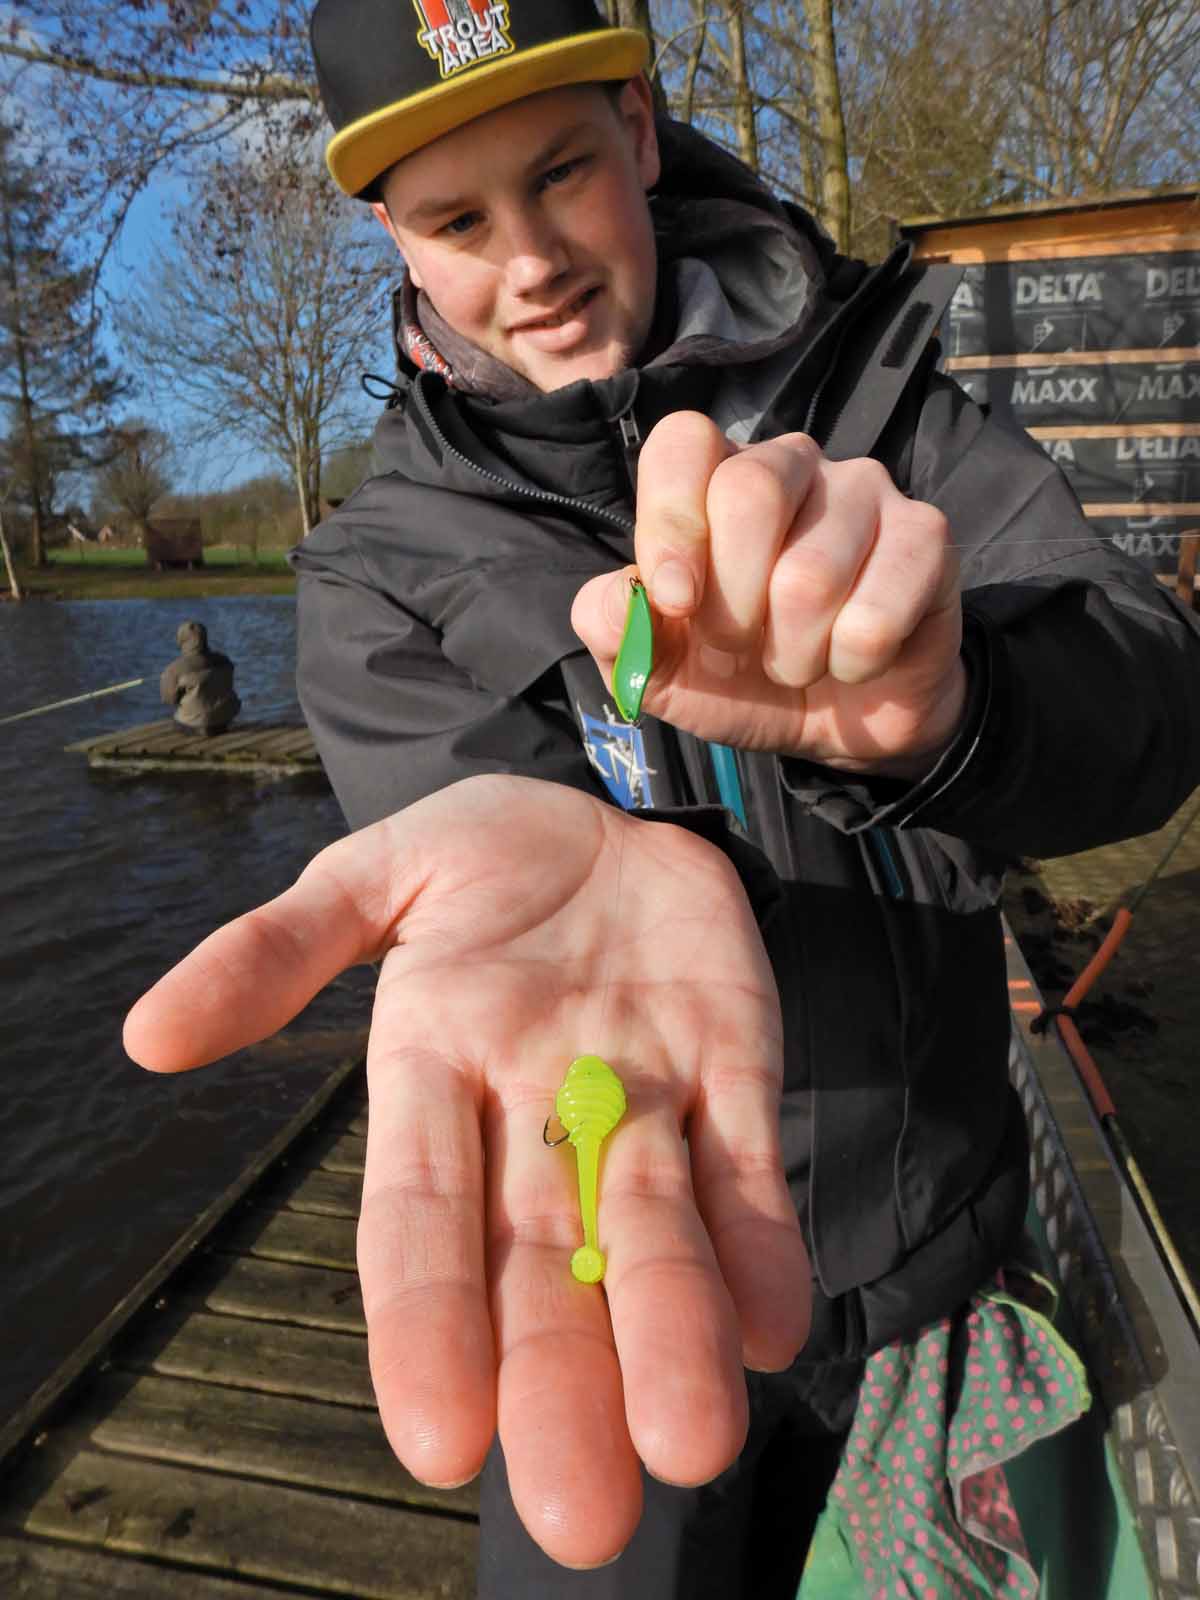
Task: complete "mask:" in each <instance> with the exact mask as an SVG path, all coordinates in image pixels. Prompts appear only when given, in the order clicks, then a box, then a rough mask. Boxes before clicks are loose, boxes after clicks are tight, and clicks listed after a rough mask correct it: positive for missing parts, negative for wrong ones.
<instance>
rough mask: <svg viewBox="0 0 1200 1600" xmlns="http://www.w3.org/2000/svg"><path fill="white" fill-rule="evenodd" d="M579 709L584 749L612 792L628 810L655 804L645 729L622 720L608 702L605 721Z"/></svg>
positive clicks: (618, 802) (610, 792)
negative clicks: (643, 732) (647, 756)
mask: <svg viewBox="0 0 1200 1600" xmlns="http://www.w3.org/2000/svg"><path fill="white" fill-rule="evenodd" d="M578 711H579V721H580V725H581V726H582V728H583V748H584V750H585V751H586V752H587V758H588V760H589V761H590V762H591V764H592V766H593V767H594V768H595V770H596V771H597V772H598V773H599V775H600V778H601V780H602V781H603V783H604V786H605V788H606V789H607V790H608V792H609V794H611V795H612V797H613V799H614V800H615V801H616V802H617V804H618V805H621V806H624V808H625V810H626V811H638V810H643V809H644V808H646V807H647V806H652V805H653V804H654V796H653V794H652V792H651V788H650V779H651V778H652V777H653V776H654V775H655V774H654V772H653V769H652V768H651V767H649V766H648V765H647V763H646V745H645V742H644V740H643V739H642V730H641V729H640V728H638V727H634V726H633V725H632V724H631V723H628V722H623V721H621V720H620V719H619V718H618V717H617V715H616V713H615V712H614V711H613V709H612V707H611V706H609V705H608V704H607V703H606V704H605V707H604V715H605V717H606V718H608V719H609V720H608V721H606V722H601V721H600V719H599V718H598V717H589V716H588V714H587V712H586V711H585V710H584V709H583V707H582V706H578Z"/></svg>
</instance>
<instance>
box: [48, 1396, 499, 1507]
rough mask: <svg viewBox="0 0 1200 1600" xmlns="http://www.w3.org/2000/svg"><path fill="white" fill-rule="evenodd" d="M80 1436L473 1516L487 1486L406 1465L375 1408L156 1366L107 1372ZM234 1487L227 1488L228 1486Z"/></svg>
mask: <svg viewBox="0 0 1200 1600" xmlns="http://www.w3.org/2000/svg"><path fill="white" fill-rule="evenodd" d="M71 1420H72V1428H71V1433H72V1435H73V1434H74V1433H75V1432H76V1431H77V1430H79V1431H81V1432H84V1433H86V1435H87V1439H88V1440H89V1441H90V1443H91V1444H93V1445H99V1446H100V1447H101V1448H103V1449H105V1450H111V1451H115V1452H117V1453H118V1454H119V1455H124V1456H136V1457H137V1458H138V1459H139V1460H147V1461H161V1462H171V1463H173V1464H174V1465H176V1466H184V1467H202V1468H204V1469H205V1470H206V1471H209V1472H217V1473H229V1474H236V1475H237V1476H238V1477H239V1478H244V1477H249V1478H261V1479H269V1480H271V1481H272V1482H277V1483H283V1484H287V1485H289V1486H290V1487H292V1488H308V1489H321V1490H325V1491H327V1492H333V1493H336V1494H341V1495H347V1496H352V1497H356V1498H365V1499H370V1500H386V1501H388V1502H390V1503H392V1504H395V1505H397V1506H401V1505H409V1506H425V1507H433V1508H436V1509H439V1510H442V1511H458V1512H461V1513H463V1514H464V1515H470V1514H473V1513H474V1512H475V1511H476V1510H477V1508H478V1503H479V1497H478V1489H477V1487H476V1486H475V1485H473V1484H466V1485H464V1486H463V1487H462V1488H460V1489H430V1488H428V1487H427V1486H426V1485H425V1484H422V1483H418V1482H417V1480H416V1479H415V1478H414V1477H413V1476H412V1475H411V1474H410V1473H408V1472H406V1471H405V1470H404V1468H403V1467H402V1466H401V1465H400V1463H399V1461H397V1460H396V1457H395V1456H394V1455H393V1454H392V1449H391V1446H390V1445H389V1444H388V1442H387V1438H386V1436H385V1434H384V1431H383V1425H382V1423H381V1422H380V1421H379V1415H378V1413H377V1412H376V1410H375V1409H374V1407H373V1406H371V1407H362V1406H343V1405H329V1404H322V1403H316V1402H313V1401H310V1400H297V1399H294V1398H292V1397H291V1396H287V1395H277V1394H262V1393H258V1392H256V1391H254V1390H248V1389H224V1388H221V1387H219V1386H218V1385H217V1384H211V1383H189V1382H186V1381H184V1380H181V1379H177V1378H160V1377H158V1376H157V1375H155V1374H147V1375H144V1376H141V1377H138V1378H135V1379H134V1380H133V1381H132V1384H130V1380H129V1378H128V1376H121V1375H117V1374H107V1375H105V1377H103V1378H101V1379H99V1380H98V1381H97V1383H96V1385H95V1386H94V1388H92V1389H90V1390H89V1391H88V1394H87V1397H86V1400H85V1402H84V1404H83V1406H82V1407H81V1408H80V1411H79V1415H78V1418H72V1419H71ZM229 1492H230V1491H229V1490H228V1489H227V1490H226V1493H229Z"/></svg>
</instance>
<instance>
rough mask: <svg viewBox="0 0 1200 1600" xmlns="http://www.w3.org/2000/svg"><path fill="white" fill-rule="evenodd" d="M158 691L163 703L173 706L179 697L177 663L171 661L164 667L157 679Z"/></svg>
mask: <svg viewBox="0 0 1200 1600" xmlns="http://www.w3.org/2000/svg"><path fill="white" fill-rule="evenodd" d="M158 692H159V694H160V695H161V697H162V700H163V704H164V705H168V706H173V705H174V704H175V702H176V701H177V700H178V699H179V663H178V661H172V662H171V664H170V666H169V667H164V668H163V670H162V676H161V677H160V678H159V680H158Z"/></svg>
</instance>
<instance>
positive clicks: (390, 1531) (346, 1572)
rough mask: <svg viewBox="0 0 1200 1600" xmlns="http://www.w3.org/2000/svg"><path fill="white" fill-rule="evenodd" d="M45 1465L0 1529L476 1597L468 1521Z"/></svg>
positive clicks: (204, 1477)
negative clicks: (45, 1467) (46, 1467)
mask: <svg viewBox="0 0 1200 1600" xmlns="http://www.w3.org/2000/svg"><path fill="white" fill-rule="evenodd" d="M48 1466H49V1467H50V1469H51V1470H50V1471H49V1472H48V1473H47V1475H46V1478H43V1477H40V1476H37V1475H32V1474H31V1475H30V1478H29V1480H28V1481H27V1483H26V1485H25V1486H24V1487H25V1490H26V1493H25V1494H24V1495H22V1496H21V1497H19V1498H17V1499H14V1500H13V1501H11V1502H7V1503H4V1504H3V1505H0V1527H4V1528H6V1529H9V1530H12V1531H15V1530H17V1529H23V1530H25V1531H27V1532H29V1533H31V1534H34V1535H39V1536H41V1537H44V1538H49V1539H58V1540H64V1541H68V1542H71V1543H74V1544H76V1545H90V1546H91V1547H93V1548H95V1549H103V1550H110V1551H124V1552H127V1553H128V1554H130V1555H134V1556H139V1557H144V1558H146V1559H149V1560H159V1561H167V1562H170V1563H172V1564H173V1565H174V1566H176V1567H185V1568H190V1569H193V1570H196V1569H198V1570H200V1571H207V1572H214V1573H218V1574H221V1575H225V1576H231V1575H233V1574H235V1573H239V1574H243V1575H245V1576H246V1577H249V1578H259V1579H263V1580H265V1581H266V1582H268V1583H277V1584H284V1585H286V1584H303V1585H305V1586H306V1587H307V1589H308V1590H309V1591H314V1590H315V1591H316V1592H317V1593H318V1594H321V1593H328V1594H338V1595H352V1596H355V1597H356V1600H435V1597H436V1600H471V1597H472V1596H473V1595H474V1593H475V1558H476V1548H477V1543H478V1535H477V1532H476V1530H475V1528H474V1526H473V1525H472V1524H471V1523H470V1522H468V1521H465V1520H460V1519H456V1518H453V1517H443V1516H430V1515H428V1514H426V1513H422V1512H416V1511H406V1510H404V1509H402V1508H400V1507H398V1506H396V1505H394V1504H382V1505H380V1504H372V1503H369V1502H364V1501H361V1500H344V1499H341V1498H339V1497H338V1496H336V1495H329V1494H315V1493H313V1492H312V1491H311V1490H305V1489H293V1488H287V1487H285V1486H283V1485H280V1484H273V1483H257V1482H254V1481H253V1480H247V1481H240V1482H238V1483H236V1484H231V1483H230V1481H229V1479H228V1478H226V1477H224V1476H223V1475H222V1474H220V1473H215V1472H196V1471H194V1470H192V1469H189V1468H186V1467H173V1466H169V1465H165V1464H163V1463H161V1462H144V1461H136V1460H132V1459H129V1458H124V1457H120V1456H110V1455H103V1454H101V1453H99V1452H98V1451H94V1450H83V1451H81V1452H79V1454H77V1455H74V1456H72V1457H71V1459H70V1460H68V1461H67V1462H66V1463H65V1464H61V1465H60V1464H58V1463H57V1462H55V1463H48ZM47 1478H48V1481H46V1479H47ZM187 1582H188V1579H187V1577H186V1576H184V1577H183V1579H182V1581H181V1583H180V1586H179V1589H178V1590H177V1592H178V1593H180V1594H181V1595H186V1594H187V1593H188V1589H187Z"/></svg>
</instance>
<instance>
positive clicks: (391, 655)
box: [292, 539, 602, 829]
mask: <svg viewBox="0 0 1200 1600" xmlns="http://www.w3.org/2000/svg"><path fill="white" fill-rule="evenodd" d="M292 561H293V565H294V566H295V567H296V569H297V571H298V576H299V585H298V646H297V655H298V662H297V690H298V693H299V698H300V703H301V706H302V708H303V711H304V715H305V719H306V721H307V722H308V725H309V728H310V729H311V731H312V735H313V738H314V740H315V742H316V745H317V749H318V751H319V753H320V756H321V760H322V762H323V763H324V766H325V770H326V772H327V774H328V776H329V779H330V782H331V783H332V785H333V789H334V793H335V794H336V796H337V799H338V802H339V803H340V805H341V807H342V810H343V812H344V814H345V816H346V820H347V821H348V823H349V824H350V827H351V828H353V829H357V828H362V827H365V826H366V825H367V824H368V823H371V822H376V821H378V820H379V819H380V818H382V817H385V816H388V815H390V814H391V813H392V812H393V811H397V810H400V809H401V808H402V807H404V806H407V805H410V804H411V803H412V802H413V801H414V800H418V799H421V798H422V797H423V796H425V795H428V794H432V793H434V792H435V791H436V790H439V789H443V788H445V787H446V786H447V785H449V784H451V783H455V782H457V781H458V780H459V779H461V778H467V777H471V776H473V775H475V774H478V773H484V772H507V773H517V774H522V775H524V776H527V777H537V778H544V779H547V780H548V781H550V782H553V783H565V784H568V785H570V786H571V787H574V788H579V789H585V790H587V791H588V792H589V793H591V794H600V793H602V791H601V789H600V786H599V784H598V781H597V780H596V779H595V778H594V777H593V776H592V772H591V768H590V767H589V765H588V762H587V758H586V756H585V754H584V752H583V749H582V746H581V744H580V741H579V738H578V735H577V734H576V732H575V729H574V725H573V722H572V720H571V717H570V711H569V708H568V707H567V706H566V705H565V703H564V701H563V699H562V694H561V687H560V685H561V678H560V675H559V674H558V672H557V671H555V670H552V671H548V672H547V673H545V674H544V677H543V679H542V680H540V681H539V682H537V683H534V684H533V685H531V686H530V688H529V689H528V690H527V691H526V692H525V693H523V694H520V695H511V696H510V695H505V694H500V693H496V692H492V691H490V690H488V689H486V688H483V687H481V686H480V685H479V684H477V683H475V682H474V681H473V680H472V679H471V677H470V676H469V675H468V674H467V673H466V672H465V671H464V670H463V669H462V668H460V667H458V666H456V665H455V664H454V663H453V662H451V661H449V660H447V658H446V656H445V654H444V653H443V651H442V648H441V643H440V640H439V638H438V635H437V632H436V630H435V629H434V628H433V627H431V626H430V625H429V623H427V622H425V621H423V620H422V619H420V618H419V617H417V616H415V615H414V614H413V613H412V612H410V611H408V610H406V609H405V608H404V607H403V606H401V605H400V604H399V603H398V602H397V601H396V600H395V599H393V598H392V597H391V596H390V595H388V594H386V593H384V592H383V591H382V590H381V589H380V588H379V587H377V586H376V585H375V584H374V583H372V582H371V581H370V580H369V578H368V577H367V575H366V573H365V571H363V570H362V569H361V567H359V566H358V564H357V563H356V560H355V557H354V552H353V549H352V548H351V547H349V546H348V545H347V544H345V543H344V542H343V543H342V544H341V546H340V547H333V546H330V547H327V548H326V550H325V552H324V553H322V552H321V548H320V540H319V539H318V540H316V541H313V540H310V541H306V545H304V546H301V547H300V548H299V550H297V551H296V552H293V557H292Z"/></svg>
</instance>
